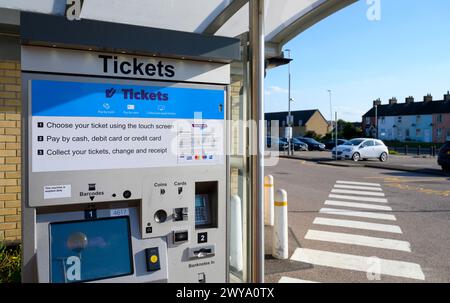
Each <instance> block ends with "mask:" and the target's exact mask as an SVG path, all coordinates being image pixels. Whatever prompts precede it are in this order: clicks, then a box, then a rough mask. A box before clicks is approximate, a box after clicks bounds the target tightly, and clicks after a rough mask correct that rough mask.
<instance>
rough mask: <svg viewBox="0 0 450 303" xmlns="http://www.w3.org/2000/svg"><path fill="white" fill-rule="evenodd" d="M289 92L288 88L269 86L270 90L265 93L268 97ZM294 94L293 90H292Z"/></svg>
mask: <svg viewBox="0 0 450 303" xmlns="http://www.w3.org/2000/svg"><path fill="white" fill-rule="evenodd" d="M288 92H289V91H288V89H287V88H283V87H279V86H276V85H272V86H269V87H268V89H266V91H265V92H264V93H265V94H266V95H272V94H287V93H288ZM291 93H292V90H291Z"/></svg>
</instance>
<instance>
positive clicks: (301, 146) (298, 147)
mask: <svg viewBox="0 0 450 303" xmlns="http://www.w3.org/2000/svg"><path fill="white" fill-rule="evenodd" d="M280 140H282V141H283V142H285V143H286V144H288V147H289V143H288V140H287V138H280ZM292 145H293V149H294V150H295V151H306V150H308V144H306V143H304V142H302V141H300V140H298V139H297V138H292Z"/></svg>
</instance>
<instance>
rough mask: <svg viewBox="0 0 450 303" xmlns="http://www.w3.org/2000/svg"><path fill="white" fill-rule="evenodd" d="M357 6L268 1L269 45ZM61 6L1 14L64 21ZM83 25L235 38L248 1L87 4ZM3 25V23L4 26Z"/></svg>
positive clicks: (48, 0)
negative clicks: (102, 23)
mask: <svg viewBox="0 0 450 303" xmlns="http://www.w3.org/2000/svg"><path fill="white" fill-rule="evenodd" d="M356 1H357V0H266V5H265V9H266V11H265V18H266V19H265V29H266V42H271V43H276V44H280V45H283V44H285V43H286V42H288V41H289V40H290V39H292V38H293V37H295V36H296V35H298V34H299V33H300V32H302V31H303V30H305V29H306V28H308V27H310V26H312V25H313V24H315V23H317V22H318V21H320V20H321V19H323V18H325V17H327V16H329V15H331V14H333V13H334V12H336V11H337V10H339V9H341V8H343V7H346V6H347V5H350V4H351V3H353V2H356ZM65 2H66V1H63V0H35V1H30V0H0V8H9V9H15V10H21V11H30V12H37V13H44V14H53V15H63V14H64V11H65ZM81 18H82V19H89V20H98V21H107V22H116V23H124V24H130V25H140V26H146V27H153V28H163V29H170V30H177V31H184V32H191V33H206V34H215V35H219V36H225V37H236V36H239V35H240V34H242V33H245V32H247V31H248V19H249V18H248V0H189V1H186V0H127V1H124V0H95V1H90V0H85V1H84V4H83V9H82V12H81ZM0 23H1V22H0Z"/></svg>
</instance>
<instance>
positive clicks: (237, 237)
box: [230, 195, 243, 271]
mask: <svg viewBox="0 0 450 303" xmlns="http://www.w3.org/2000/svg"><path fill="white" fill-rule="evenodd" d="M230 204H231V205H230V207H231V209H230V213H231V222H230V223H231V226H230V233H231V241H230V242H231V243H230V265H231V266H232V267H234V268H235V269H236V270H237V271H242V269H243V260H242V258H243V255H242V240H243V238H242V232H243V231H242V203H241V198H239V196H236V195H233V196H231V201H230Z"/></svg>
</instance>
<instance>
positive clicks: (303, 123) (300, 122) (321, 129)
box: [265, 109, 329, 137]
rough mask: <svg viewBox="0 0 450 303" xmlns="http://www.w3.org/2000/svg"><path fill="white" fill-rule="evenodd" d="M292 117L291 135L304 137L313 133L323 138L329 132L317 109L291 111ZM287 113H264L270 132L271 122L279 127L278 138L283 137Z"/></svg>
mask: <svg viewBox="0 0 450 303" xmlns="http://www.w3.org/2000/svg"><path fill="white" fill-rule="evenodd" d="M291 115H292V116H293V124H292V135H293V136H294V137H296V136H297V137H298V136H304V135H305V134H306V133H307V132H308V131H314V132H315V133H316V134H317V135H319V136H324V135H326V134H327V133H328V131H329V124H328V121H327V120H326V119H325V118H324V116H323V115H322V113H321V112H320V111H319V110H318V109H312V110H298V111H291ZM287 116H288V112H274V113H266V114H265V119H266V123H267V126H268V128H267V129H268V130H270V123H271V121H275V120H277V121H278V123H279V126H280V136H282V137H283V136H284V130H285V128H286V127H287Z"/></svg>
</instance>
